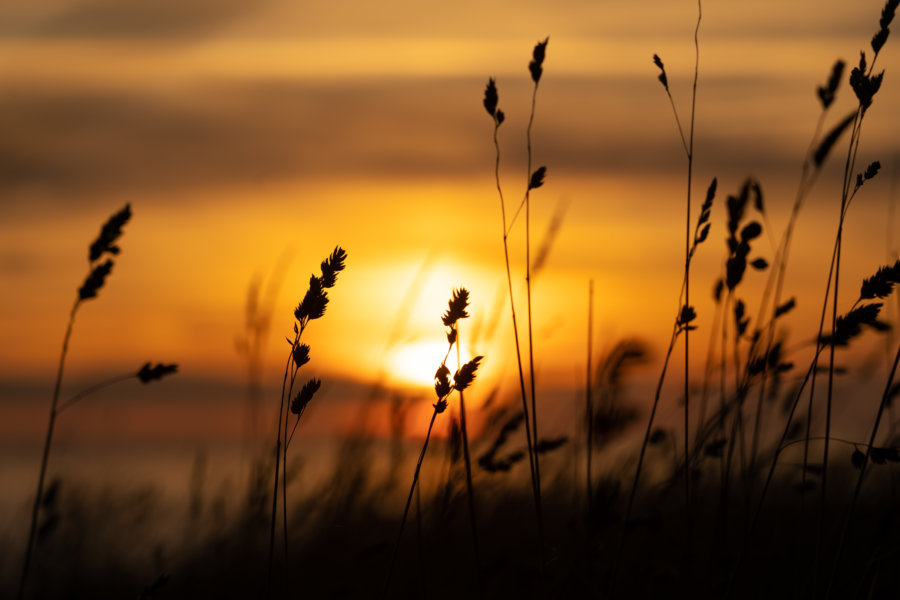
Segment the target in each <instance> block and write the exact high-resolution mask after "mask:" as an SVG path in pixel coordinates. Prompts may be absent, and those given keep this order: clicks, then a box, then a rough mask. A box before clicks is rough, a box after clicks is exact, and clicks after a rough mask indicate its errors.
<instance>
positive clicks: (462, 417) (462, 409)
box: [454, 325, 484, 598]
mask: <svg viewBox="0 0 900 600" xmlns="http://www.w3.org/2000/svg"><path fill="white" fill-rule="evenodd" d="M454 328H455V329H456V339H457V341H456V369H457V371H458V370H459V369H461V368H462V361H461V360H460V350H459V326H458V325H454ZM459 424H460V428H461V429H462V441H463V458H465V462H466V490H467V492H468V497H469V521H470V522H471V525H472V544H473V546H474V551H475V572H476V576H477V577H478V596H479V598H480V597H483V596H484V582H483V580H482V576H481V553H480V552H479V551H478V527H477V526H476V518H475V489H474V487H473V486H472V461H471V460H470V459H469V433H468V427H467V426H466V402H465V399H464V397H463V392H462V390H459Z"/></svg>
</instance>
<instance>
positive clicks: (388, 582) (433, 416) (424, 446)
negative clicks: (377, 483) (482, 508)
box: [381, 407, 438, 598]
mask: <svg viewBox="0 0 900 600" xmlns="http://www.w3.org/2000/svg"><path fill="white" fill-rule="evenodd" d="M437 416H438V409H437V407H435V409H434V412H433V413H431V421H430V422H429V423H428V431H427V432H426V433H425V443H424V444H422V451H421V452H420V453H419V460H418V461H417V462H416V470H415V472H414V473H413V481H412V485H411V486H410V487H409V495H408V496H407V497H406V506H405V507H404V508H403V518H402V519H400V531H398V532H397V541H396V543H395V544H394V553H393V555H392V556H391V566H390V567H389V568H388V574H387V580H386V581H385V583H384V591H383V592H382V595H381V597H382V598H387V597H388V590H389V589H390V587H391V578H392V577H393V574H394V567H395V565H396V564H397V554H398V553H399V551H400V540H402V539H403V529H404V528H405V527H406V519H407V517H408V516H409V507H410V505H411V504H412V498H413V492H414V491H415V489H416V484H417V483H418V482H419V472H420V471H421V470H422V461H424V460H425V451H426V450H428V441H429V440H430V439H431V430H432V428H433V427H434V420H435V419H436V418H437Z"/></svg>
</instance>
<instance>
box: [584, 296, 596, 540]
mask: <svg viewBox="0 0 900 600" xmlns="http://www.w3.org/2000/svg"><path fill="white" fill-rule="evenodd" d="M587 330H588V332H587V384H586V385H585V388H586V392H587V393H586V395H587V415H586V420H587V518H588V523H590V522H591V511H592V509H593V506H594V489H593V483H592V482H591V471H592V469H591V459H592V458H593V454H594V405H593V398H592V397H591V392H592V391H593V384H592V382H591V373H592V371H593V365H594V360H593V357H592V350H593V342H594V280H593V279H591V281H590V283H589V284H588V327H587Z"/></svg>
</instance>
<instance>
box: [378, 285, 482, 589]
mask: <svg viewBox="0 0 900 600" xmlns="http://www.w3.org/2000/svg"><path fill="white" fill-rule="evenodd" d="M448 305H449V306H448V308H447V311H446V312H445V313H444V314H443V316H442V317H441V322H442V323H443V324H444V327H447V328H448V330H447V344H448V346H447V353H446V354H445V355H444V358H443V360H442V361H441V364H440V366H439V367H438V368H437V371H435V373H434V393H435V396H436V397H437V401H436V402H435V403H434V412H433V413H432V414H431V421H429V423H428V430H427V431H426V433H425V442H424V443H423V444H422V451H421V452H420V453H419V460H418V462H416V470H415V471H414V472H413V479H412V485H411V486H410V488H409V495H408V496H407V498H406V506H404V508H403V518H402V519H400V530H399V532H398V533H397V542H396V543H395V544H394V553H393V556H392V558H391V564H390V567H389V568H388V572H387V579H386V581H385V584H384V592H383V594H382V597H384V598H387V597H389V596H390V594H389V592H390V591H391V579H392V578H393V574H394V569H395V567H396V564H397V555H398V552H399V551H400V542H401V541H402V540H403V530H404V529H405V527H406V521H407V519H408V518H409V508H410V505H411V504H412V499H413V493H414V492H415V490H416V485H417V484H418V483H419V473H420V472H421V470H422V462H423V461H424V460H425V452H426V451H427V450H428V442H429V441H430V440H431V432H432V430H433V429H434V421H435V419H437V416H438V415H439V414H441V413H443V412H444V411H445V410H447V406H448V404H449V398H450V395H451V394H452V393H453V392H454V391H456V392H459V399H460V415H461V417H462V419H463V420H462V424H463V430H462V435H463V440H466V439H467V438H466V433H465V416H464V415H465V407H464V405H463V391H464V390H465V389H466V388H468V387H469V386H470V385H471V384H472V382H473V381H474V380H475V375H476V373H477V371H478V366H479V364H480V363H481V360H482V359H483V358H484V357H482V356H476V357H475V358H473V359H472V360H470V361H469V362H467V363H465V364H464V365H462V366H458V367H457V370H456V372H455V373H454V374H453V383H451V382H450V369H449V368H448V367H447V359H448V358H449V356H450V351H451V350H453V347H454V345H455V346H456V348H457V360H458V359H459V326H458V321H459V320H460V319H465V318H466V317H468V316H469V314H468V313H467V312H466V309H467V307H468V305H469V291H468V290H467V289H466V288H459V289H457V290H453V295H452V296H451V298H450V301H449V303H448ZM465 444H466V451H465V452H466V454H465V458H466V484H467V488H466V489H467V496H468V500H469V502H468V504H469V520H470V523H471V528H472V539H473V543H474V549H475V564H476V570H477V574H478V591H479V595H482V594H483V588H482V586H481V563H480V562H479V559H478V531H477V526H476V523H475V501H474V492H473V488H472V466H471V464H470V463H469V454H468V441H465Z"/></svg>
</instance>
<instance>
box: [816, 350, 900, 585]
mask: <svg viewBox="0 0 900 600" xmlns="http://www.w3.org/2000/svg"><path fill="white" fill-rule="evenodd" d="M898 363H900V347H898V348H897V353H896V354H895V355H894V364H893V366H892V367H891V373H890V375H889V376H888V380H887V384H886V385H885V386H884V393H883V394H882V395H881V404H879V405H878V412H877V413H876V415H875V423H874V424H873V425H872V433H871V434H870V435H869V444H868V445H867V446H866V457H865V459H864V460H863V463H862V467H860V469H859V475H858V476H857V478H856V487H855V488H854V489H853V499H852V500H851V501H850V508H849V509H848V510H847V519H846V521H844V527H843V529H842V530H841V538H840V542H838V547H837V556H836V557H835V559H834V568H833V569H832V570H831V575H830V577H829V581H828V587H827V588H826V591H825V598H828V596H829V595H830V593H831V587H832V583H833V582H834V573H835V572H836V571H837V569H838V568H839V567H840V563H841V559H842V557H843V552H844V545H845V542H846V541H847V533H848V532H849V531H850V523H851V522H852V520H853V513H854V511H855V510H856V504H857V501H858V500H859V494H860V491H861V490H862V484H863V479H864V478H865V475H866V467H867V466H868V465H869V456H870V455H871V454H872V447H873V446H874V445H875V436H877V435H878V426H879V425H880V424H881V419H882V417H883V416H884V411H885V409H886V408H887V405H888V402H889V400H890V398H891V386H893V384H894V377H895V376H896V374H897V365H898Z"/></svg>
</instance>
